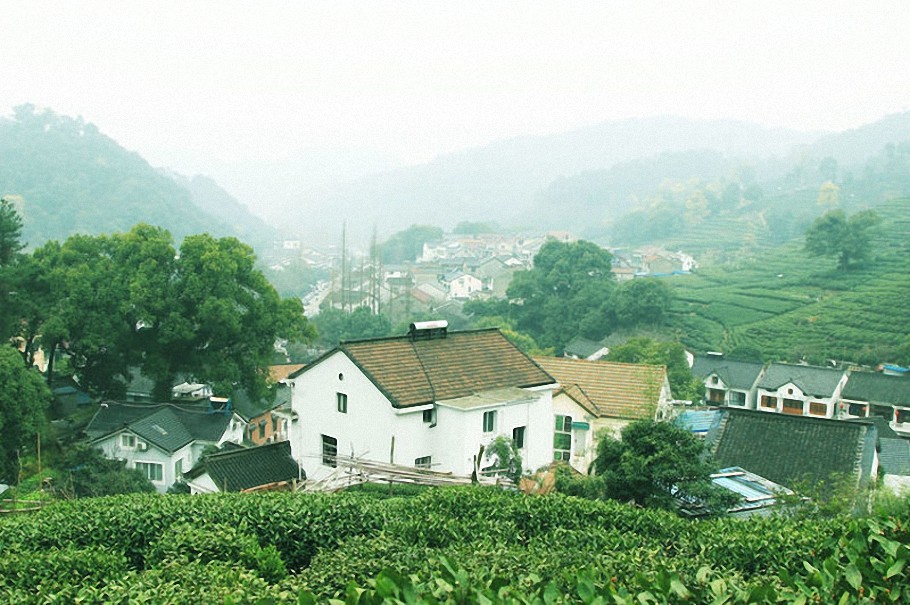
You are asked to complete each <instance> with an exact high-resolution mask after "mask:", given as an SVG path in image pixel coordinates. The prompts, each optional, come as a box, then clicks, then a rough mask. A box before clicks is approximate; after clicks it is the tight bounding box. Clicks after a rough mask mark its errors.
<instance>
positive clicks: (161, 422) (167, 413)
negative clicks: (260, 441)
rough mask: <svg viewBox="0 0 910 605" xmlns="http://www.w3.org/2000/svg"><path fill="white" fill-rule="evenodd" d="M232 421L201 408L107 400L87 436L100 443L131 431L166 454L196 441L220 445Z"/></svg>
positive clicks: (90, 423) (218, 413)
mask: <svg viewBox="0 0 910 605" xmlns="http://www.w3.org/2000/svg"><path fill="white" fill-rule="evenodd" d="M230 421H231V414H225V413H223V412H221V411H217V412H211V411H210V410H209V409H208V408H206V407H203V406H199V405H196V406H181V405H178V404H172V403H162V404H141V403H118V402H114V401H107V402H105V403H103V404H101V406H100V407H99V409H98V412H97V413H96V414H95V416H94V417H93V418H92V419H91V421H89V424H88V426H87V427H86V429H85V433H86V434H87V435H88V436H89V437H90V438H91V439H92V440H94V441H97V440H99V439H101V438H103V437H106V436H107V435H110V434H112V433H115V432H117V431H120V430H122V429H128V430H130V431H132V432H133V433H135V434H136V435H138V436H139V437H141V438H142V439H144V440H146V441H148V442H149V443H152V444H154V445H155V446H157V447H158V448H160V449H162V450H164V451H166V452H175V451H177V450H178V449H180V448H182V447H184V446H185V445H187V444H188V443H191V442H193V441H206V442H211V443H217V442H218V440H219V439H221V437H222V436H223V435H224V432H225V430H227V426H228V423H230Z"/></svg>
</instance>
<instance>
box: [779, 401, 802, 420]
mask: <svg viewBox="0 0 910 605" xmlns="http://www.w3.org/2000/svg"><path fill="white" fill-rule="evenodd" d="M782 411H783V413H784V414H794V415H800V416H802V414H803V402H802V401H800V400H799V399H784V406H783V410H782Z"/></svg>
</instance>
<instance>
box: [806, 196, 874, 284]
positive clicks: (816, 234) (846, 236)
mask: <svg viewBox="0 0 910 605" xmlns="http://www.w3.org/2000/svg"><path fill="white" fill-rule="evenodd" d="M880 220H881V219H880V218H879V216H878V214H876V213H875V212H874V211H872V210H865V211H863V212H857V213H856V214H854V215H853V216H851V217H849V218H847V215H846V214H845V213H844V211H843V210H829V211H828V212H826V213H825V214H824V215H822V216H821V217H819V218H818V219H816V220H815V222H814V223H812V226H811V227H809V230H808V231H806V251H807V252H808V253H809V254H811V255H813V256H836V257H837V268H838V269H840V270H842V271H845V270H847V269H849V268H850V267H851V266H853V265H855V264H859V263H862V262H863V261H865V260H867V259H868V258H869V257H870V256H871V254H872V251H871V249H870V244H871V242H870V237H869V229H871V228H872V227H873V226H875V225H876V224H878V223H879V222H880Z"/></svg>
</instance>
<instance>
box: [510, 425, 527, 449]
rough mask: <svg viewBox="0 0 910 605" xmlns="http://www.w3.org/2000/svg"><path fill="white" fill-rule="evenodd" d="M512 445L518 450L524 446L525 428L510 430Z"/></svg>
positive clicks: (517, 427) (519, 427)
mask: <svg viewBox="0 0 910 605" xmlns="http://www.w3.org/2000/svg"><path fill="white" fill-rule="evenodd" d="M512 443H514V444H515V447H517V448H518V449H521V448H523V447H524V446H525V427H523V426H516V427H515V428H514V429H512Z"/></svg>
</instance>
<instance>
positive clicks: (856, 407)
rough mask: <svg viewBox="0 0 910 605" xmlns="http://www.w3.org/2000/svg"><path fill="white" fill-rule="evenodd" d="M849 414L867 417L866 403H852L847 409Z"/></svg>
mask: <svg viewBox="0 0 910 605" xmlns="http://www.w3.org/2000/svg"><path fill="white" fill-rule="evenodd" d="M847 413H848V414H850V415H851V416H861V417H864V418H865V417H866V416H867V413H866V404H865V403H851V404H850V406H849V407H848V408H847Z"/></svg>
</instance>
